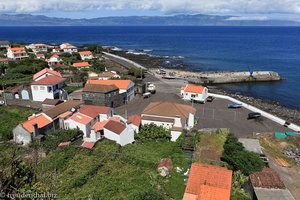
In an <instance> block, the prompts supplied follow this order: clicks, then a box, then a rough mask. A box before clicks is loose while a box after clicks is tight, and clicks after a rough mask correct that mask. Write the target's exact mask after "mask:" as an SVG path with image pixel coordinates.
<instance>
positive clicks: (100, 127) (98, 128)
mask: <svg viewBox="0 0 300 200" xmlns="http://www.w3.org/2000/svg"><path fill="white" fill-rule="evenodd" d="M110 120H113V121H116V122H120V118H116V117H111V118H109V119H108V120H105V121H102V122H96V123H95V124H94V125H93V127H92V129H93V130H95V131H101V130H103V128H104V126H105V125H106V124H107V122H109V121H110Z"/></svg>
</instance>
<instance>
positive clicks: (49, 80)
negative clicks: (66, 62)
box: [31, 76, 66, 85]
mask: <svg viewBox="0 0 300 200" xmlns="http://www.w3.org/2000/svg"><path fill="white" fill-rule="evenodd" d="M65 80H66V79H65V78H61V77H58V76H46V77H45V78H42V79H40V80H38V81H33V82H32V83H31V85H56V84H58V83H60V82H63V81H65Z"/></svg>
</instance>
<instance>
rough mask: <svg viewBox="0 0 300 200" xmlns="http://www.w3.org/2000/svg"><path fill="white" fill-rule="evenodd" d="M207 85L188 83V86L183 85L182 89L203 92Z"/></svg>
mask: <svg viewBox="0 0 300 200" xmlns="http://www.w3.org/2000/svg"><path fill="white" fill-rule="evenodd" d="M204 89H205V87H203V86H200V85H193V84H187V85H186V86H183V87H181V90H184V91H185V92H191V93H198V94H202V93H203V91H204Z"/></svg>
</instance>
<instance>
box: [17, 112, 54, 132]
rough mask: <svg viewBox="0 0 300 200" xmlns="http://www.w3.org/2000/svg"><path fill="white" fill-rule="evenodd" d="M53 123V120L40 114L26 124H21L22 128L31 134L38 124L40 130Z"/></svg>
mask: <svg viewBox="0 0 300 200" xmlns="http://www.w3.org/2000/svg"><path fill="white" fill-rule="evenodd" d="M50 123H52V120H51V119H49V118H48V117H46V116H45V115H43V114H40V115H38V116H36V117H34V118H32V119H30V120H28V121H26V122H23V123H21V124H22V126H23V127H24V128H25V129H26V130H27V131H28V132H29V133H33V124H37V125H38V128H43V127H45V126H47V125H48V124H50Z"/></svg>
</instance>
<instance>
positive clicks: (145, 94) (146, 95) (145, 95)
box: [143, 92, 151, 99]
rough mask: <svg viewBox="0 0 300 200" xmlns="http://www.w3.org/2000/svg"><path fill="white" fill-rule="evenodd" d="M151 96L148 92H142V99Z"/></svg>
mask: <svg viewBox="0 0 300 200" xmlns="http://www.w3.org/2000/svg"><path fill="white" fill-rule="evenodd" d="M150 96H151V93H150V92H146V93H144V94H143V97H144V99H146V98H149V97H150Z"/></svg>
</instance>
